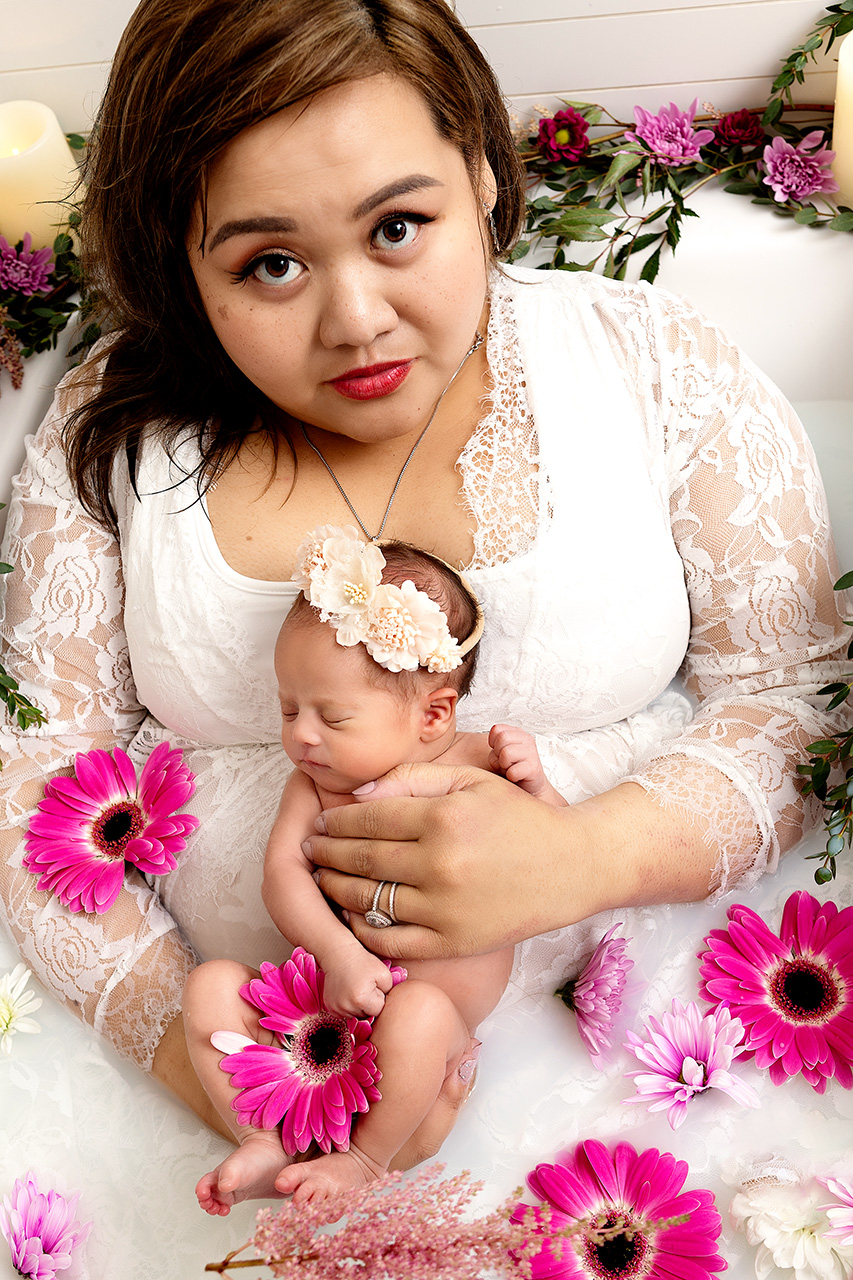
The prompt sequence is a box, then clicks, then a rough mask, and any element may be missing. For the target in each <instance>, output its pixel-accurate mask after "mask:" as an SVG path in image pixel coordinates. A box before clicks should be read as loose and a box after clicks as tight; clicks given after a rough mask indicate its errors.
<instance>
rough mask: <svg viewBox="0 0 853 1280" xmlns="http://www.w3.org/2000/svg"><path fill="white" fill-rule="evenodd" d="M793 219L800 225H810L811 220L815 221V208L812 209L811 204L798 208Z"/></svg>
mask: <svg viewBox="0 0 853 1280" xmlns="http://www.w3.org/2000/svg"><path fill="white" fill-rule="evenodd" d="M794 221H795V222H798V223H799V224H800V226H801V227H808V226H811V224H812V223H813V222H817V209H813V208H812V207H811V205H809V206H807V207H806V208H805V209H798V210H797V212H796V213H795V214H794Z"/></svg>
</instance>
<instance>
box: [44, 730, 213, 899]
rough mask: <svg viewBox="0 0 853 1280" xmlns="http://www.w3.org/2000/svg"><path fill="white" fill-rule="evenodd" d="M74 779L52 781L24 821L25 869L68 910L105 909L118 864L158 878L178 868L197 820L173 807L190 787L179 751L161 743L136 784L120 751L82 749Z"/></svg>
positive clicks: (115, 887) (117, 885) (120, 872)
mask: <svg viewBox="0 0 853 1280" xmlns="http://www.w3.org/2000/svg"><path fill="white" fill-rule="evenodd" d="M74 772H75V776H74V777H73V778H53V779H51V781H50V782H48V784H47V786H46V787H45V789H44V799H43V800H42V801H41V802H40V803H39V806H38V808H37V809H36V812H35V813H34V814H33V816H32V818H31V819H30V825H29V829H28V831H27V836H26V845H27V852H26V854H25V856H24V860H23V861H24V866H25V867H26V869H27V871H31V872H32V874H33V875H36V876H38V877H39V882H38V887H39V889H48V890H50V892H51V893H55V894H56V896H57V897H58V898H59V900H60V902H63V903H64V904H65V906H66V907H68V909H69V910H70V911H95V912H98V913H99V914H100V913H102V912H104V911H106V910H107V909H108V908H109V907H111V906H112V904H113V903H114V902H115V900H116V898H117V897H118V894H119V891H120V889H121V886H122V881H123V879H124V864H125V862H131V863H133V865H134V866H136V867H138V868H139V870H140V871H142V872H145V873H147V874H150V875H155V876H162V875H165V874H166V872H167V871H172V870H174V868H175V866H176V862H175V855H176V854H178V853H180V852H181V851H182V850H183V849H184V848H185V846H186V841H187V836H189V835H190V834H191V832H193V831H195V829H196V827H197V826H198V818H194V817H193V816H192V814H189V813H177V812H176V810H178V809H180V807H181V806H182V805H184V804H186V802H187V801H188V800H189V798H190V796H191V795H192V793H193V791H194V790H195V778H194V775H193V774H192V773H191V772H190V770H189V769H188V768H187V767H186V765H185V764H184V763H183V753H182V752H181V751H179V750H173V749H172V748H171V747H170V746H169V744H168V742H161V743H160V744H159V746H157V747H155V749H154V750H153V751H152V752H151V755H150V756H149V758H148V760H147V761H146V763H145V766H144V768H143V770H142V774H141V776H140V778H139V781H138V782H137V778H136V771H135V769H134V767H133V765H132V763H131V761H130V758H129V757H128V756H127V755H126V754H125V753H124V752H123V751H122V750H120V749H119V748H116V749H115V751H113V752H112V754H110V753H108V752H106V751H88V752H81V753H80V754H79V755H78V756H77V759H76V760H75V762H74Z"/></svg>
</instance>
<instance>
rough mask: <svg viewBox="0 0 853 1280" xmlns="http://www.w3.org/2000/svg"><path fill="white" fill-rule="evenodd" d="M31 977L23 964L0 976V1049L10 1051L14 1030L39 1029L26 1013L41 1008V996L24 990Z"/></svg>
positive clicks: (32, 1031)
mask: <svg viewBox="0 0 853 1280" xmlns="http://www.w3.org/2000/svg"><path fill="white" fill-rule="evenodd" d="M31 977H32V973H31V971H30V970H29V969H28V968H27V966H26V965H25V964H19V965H16V966H15V968H14V969H13V970H12V972H11V973H4V974H3V977H2V978H0V1049H2V1050H3V1052H4V1053H11V1052H12V1036H13V1035H14V1034H15V1032H16V1031H27V1032H29V1033H30V1034H32V1033H34V1032H36V1031H41V1027H40V1026H39V1024H38V1023H37V1022H36V1021H34V1019H33V1018H31V1017H29V1016H28V1015H29V1014H31V1013H35V1011H36V1009H39V1008H41V1004H42V1001H41V998H40V997H39V996H35V995H33V993H32V991H25V990H24V988H25V987H26V985H27V983H28V982H29V980H30V978H31Z"/></svg>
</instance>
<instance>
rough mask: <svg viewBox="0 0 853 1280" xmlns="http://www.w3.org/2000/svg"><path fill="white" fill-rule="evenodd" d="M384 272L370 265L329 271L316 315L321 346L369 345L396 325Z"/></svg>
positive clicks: (396, 319) (361, 346)
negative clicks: (317, 315) (319, 308)
mask: <svg viewBox="0 0 853 1280" xmlns="http://www.w3.org/2000/svg"><path fill="white" fill-rule="evenodd" d="M387 283H388V281H387V277H386V275H385V273H384V272H383V271H381V270H377V269H376V268H371V267H370V266H366V267H363V266H354V265H351V266H345V267H343V268H341V269H340V270H338V271H336V272H334V273H330V274H329V276H328V278H327V280H326V281H325V289H324V294H323V299H322V305H321V310H320V316H319V325H318V331H319V337H320V341H321V342H322V344H323V346H324V347H328V348H332V347H360V348H367V347H370V346H371V344H372V343H373V342H375V340H376V339H377V338H379V337H381V336H382V335H383V334H386V333H390V332H392V330H394V329H395V328H396V327H397V323H398V317H397V311H396V308H395V307H394V305H393V303H392V302H391V300H390V298H389V296H388V290H387Z"/></svg>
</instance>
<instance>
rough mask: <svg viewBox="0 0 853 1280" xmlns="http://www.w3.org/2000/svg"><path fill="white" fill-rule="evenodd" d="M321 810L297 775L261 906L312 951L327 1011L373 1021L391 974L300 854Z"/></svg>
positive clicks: (276, 828)
mask: <svg viewBox="0 0 853 1280" xmlns="http://www.w3.org/2000/svg"><path fill="white" fill-rule="evenodd" d="M321 809H322V805H321V803H320V798H319V796H318V795H317V792H316V790H315V788H314V784H313V782H312V781H311V779H310V778H308V777H306V775H305V774H304V773H300V772H299V770H298V769H297V770H295V771H294V773H293V774H292V775H291V777H290V778H289V779H288V781H287V785H286V786H285V788H284V791H283V792H282V797H281V803H280V805H279V807H278V815H277V816H276V820H275V823H274V824H273V829H272V832H271V833H270V838H269V841H268V843H267V851H266V857H265V860H264V885H263V899H264V904H265V906H266V908H267V911H269V913H270V915H271V916H272V919H273V920H274V922H275V924H276V925H277V926H278V928H279V929H280V931H281V932H282V933H283V934H284V936H285V938H287V940H288V942H290V943H292V945H293V946H295V947H304V948H305V950H306V951H310V952H311V954H312V955H313V956H314V958H315V960H316V961H317V963H318V965H319V966H320V968H321V969H322V970H323V973H324V974H325V986H324V996H323V999H324V1003H325V1005H326V1007H327V1008H329V1009H331V1010H332V1011H333V1012H334V1013H343V1014H351V1015H352V1016H354V1017H361V1018H365V1017H368V1018H372V1017H375V1016H376V1014H378V1013H379V1012H380V1011H381V1009H382V1006H383V1005H384V1003H385V995H386V993H387V992H388V991H390V990H391V987H392V985H393V982H392V978H391V972H390V970H389V969H388V967H387V965H385V964H384V963H383V961H382V960H380V959H379V958H378V956H374V955H372V954H371V953H370V952H369V951H367V950H365V948H364V947H363V946H362V945H361V943H360V942H358V940H357V939H356V938H355V936H354V935H353V934H352V933H350V931H349V929H348V928H347V927H346V925H345V924H344V923H343V921H341V920H339V919H338V917H337V916H336V915H335V914H334V912H333V911H332V909H331V907H330V906H329V904H328V902H327V901H326V899H325V898H324V897H323V895H322V893H321V892H320V890H319V888H318V886H317V884H316V882H315V881H314V877H313V875H312V872H313V871H314V865H313V863H312V862H310V861H309V860H308V858H306V857H305V854H304V853H303V852H302V842H303V840H305V838H306V837H307V836H308V835H309V834H311V833H312V832H313V830H314V819H315V818H317V817H319V815H320V812H321Z"/></svg>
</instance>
